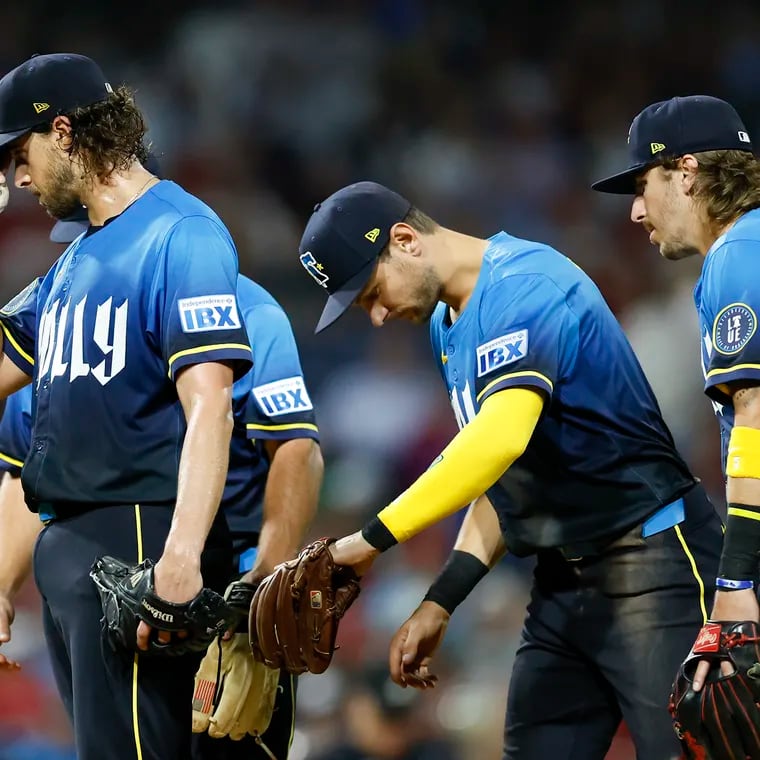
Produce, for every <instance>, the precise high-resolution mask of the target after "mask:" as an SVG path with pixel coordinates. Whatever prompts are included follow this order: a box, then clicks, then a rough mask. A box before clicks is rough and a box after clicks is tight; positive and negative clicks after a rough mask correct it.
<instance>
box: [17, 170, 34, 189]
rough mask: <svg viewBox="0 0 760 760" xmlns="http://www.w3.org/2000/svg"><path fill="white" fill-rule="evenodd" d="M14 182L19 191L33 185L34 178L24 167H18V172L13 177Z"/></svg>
mask: <svg viewBox="0 0 760 760" xmlns="http://www.w3.org/2000/svg"><path fill="white" fill-rule="evenodd" d="M13 182H14V184H15V185H16V187H18V188H19V189H21V190H23V189H24V188H26V187H29V185H31V184H32V178H31V177H30V176H29V172H28V171H27V170H26V168H25V167H23V166H17V167H16V172H15V174H14V177H13Z"/></svg>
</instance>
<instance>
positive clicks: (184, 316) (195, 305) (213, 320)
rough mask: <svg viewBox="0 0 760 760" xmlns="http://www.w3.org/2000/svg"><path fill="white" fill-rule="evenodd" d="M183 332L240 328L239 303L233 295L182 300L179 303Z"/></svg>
mask: <svg viewBox="0 0 760 760" xmlns="http://www.w3.org/2000/svg"><path fill="white" fill-rule="evenodd" d="M177 307H178V308H179V318H180V321H181V322H182V332H186V333H196V332H209V331H211V330H236V329H239V327H240V317H239V316H238V310H237V301H236V300H235V296H234V294H232V293H226V294H224V295H216V296H197V297H195V298H180V299H179V301H177Z"/></svg>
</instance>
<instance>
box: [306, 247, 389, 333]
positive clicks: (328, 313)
mask: <svg viewBox="0 0 760 760" xmlns="http://www.w3.org/2000/svg"><path fill="white" fill-rule="evenodd" d="M376 264H377V259H372V261H368V262H367V263H366V264H365V265H364V266H363V267H362V268H361V269H360V270H359V271H358V272H357V273H356V274H355V275H354V276H353V277H352V278H351V279H350V280H348V282H346V284H345V285H343V287H342V288H340V290H336V291H335V292H334V293H333V294H332V295H330V297H329V298H328V299H327V303H326V304H325V308H324V309H323V310H322V316H321V317H320V318H319V322H318V323H317V327H316V329H315V330H314V333H315V334H316V333H318V332H322V330H324V329H325V328H326V327H329V326H330V325H331V324H332V323H333V322H335V320H336V319H338V318H339V317H342V316H343V315H344V314H345V313H346V312H347V311H348V310H349V309H350V308H351V305H352V304H353V303H354V301H355V300H356V297H357V296H358V295H359V293H361V292H362V290H364V286H365V285H366V284H367V282H368V281H369V278H370V277H372V272H374V271H375V266H376Z"/></svg>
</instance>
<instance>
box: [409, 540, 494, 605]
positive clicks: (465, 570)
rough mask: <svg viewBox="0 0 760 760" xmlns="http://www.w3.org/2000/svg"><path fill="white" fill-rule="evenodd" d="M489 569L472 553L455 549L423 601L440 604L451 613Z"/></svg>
mask: <svg viewBox="0 0 760 760" xmlns="http://www.w3.org/2000/svg"><path fill="white" fill-rule="evenodd" d="M489 569H490V568H489V567H488V565H485V564H483V562H481V561H480V560H479V559H478V558H477V557H476V556H475V555H474V554H470V553H469V552H460V551H458V550H456V549H455V550H454V551H453V552H451V554H450V555H449V558H448V559H447V560H446V564H445V565H444V566H443V570H441V573H440V575H439V576H438V577H437V578H436V579H435V580H434V581H433V585H432V586H431V587H430V588H429V589H428V592H427V594H425V599H424V600H423V601H426V602H435V603H436V604H440V605H441V607H443V609H445V610H446V612H448V613H449V615H451V614H453V612H454V610H455V609H456V608H457V607H458V606H459V605H460V604H461V603H462V602H463V601H464V600H465V598H466V597H467V595H468V594H469V593H470V591H472V590H473V589H474V588H475V586H477V585H478V583H479V581H480V579H481V578H483V577H484V576H485V575H487V574H488V571H489Z"/></svg>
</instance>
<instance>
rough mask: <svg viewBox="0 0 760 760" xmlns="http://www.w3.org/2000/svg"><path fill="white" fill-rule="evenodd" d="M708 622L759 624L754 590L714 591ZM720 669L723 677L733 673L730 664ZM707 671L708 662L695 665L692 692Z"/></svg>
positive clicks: (701, 681) (698, 688) (759, 618)
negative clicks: (752, 621)
mask: <svg viewBox="0 0 760 760" xmlns="http://www.w3.org/2000/svg"><path fill="white" fill-rule="evenodd" d="M710 620H713V621H715V622H721V621H724V620H736V621H739V620H754V621H755V622H760V607H758V603H757V597H756V596H755V591H754V589H751V588H749V589H742V590H741V591H716V592H715V603H714V604H713V608H712V614H711V615H710ZM720 669H721V673H723V675H724V676H728V675H731V673H733V672H734V669H733V666H732V665H731V663H730V662H722V663H721V664H720ZM709 670H710V663H709V661H708V660H702V661H701V662H700V663H699V665H697V669H696V671H695V673H694V678H693V680H692V684H693V686H692V688H693V689H694V691H699V690H700V689H701V688H702V685H703V684H704V682H705V678H706V677H707V673H708V672H709Z"/></svg>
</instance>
